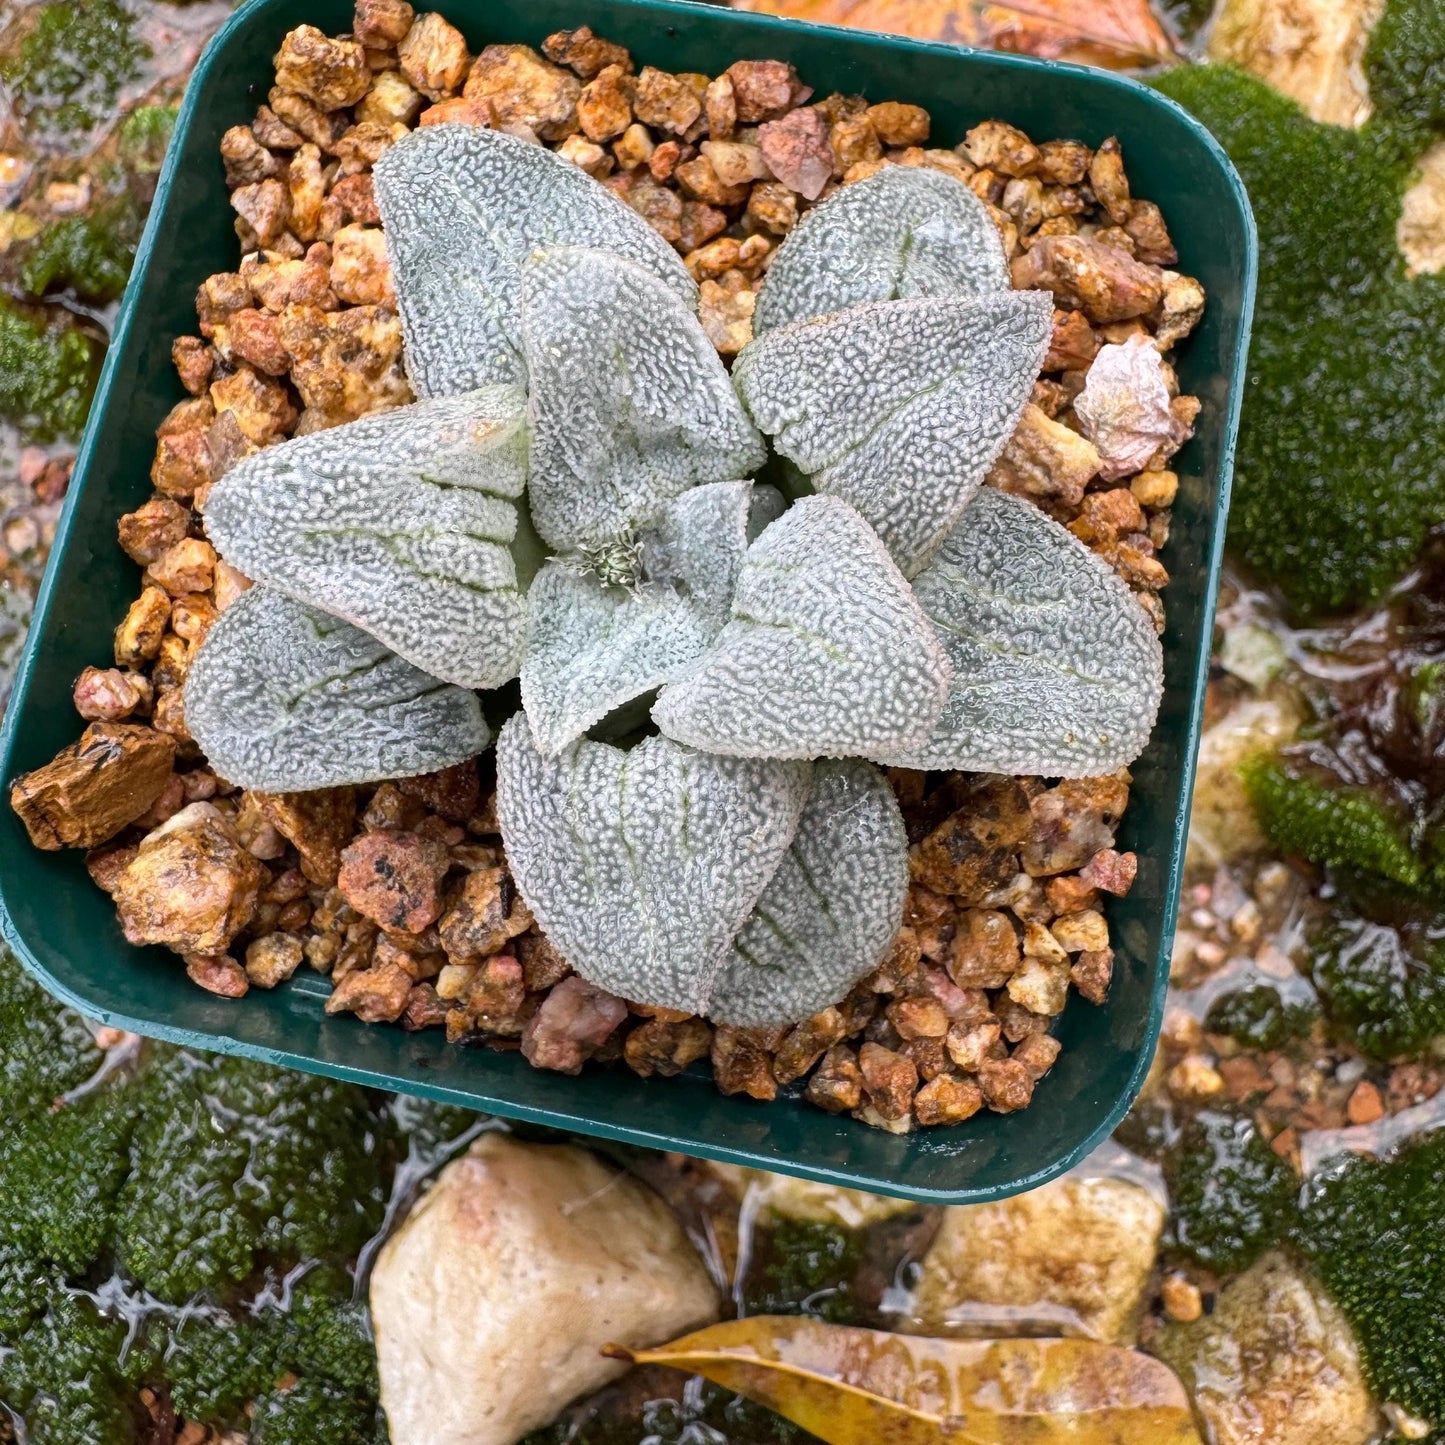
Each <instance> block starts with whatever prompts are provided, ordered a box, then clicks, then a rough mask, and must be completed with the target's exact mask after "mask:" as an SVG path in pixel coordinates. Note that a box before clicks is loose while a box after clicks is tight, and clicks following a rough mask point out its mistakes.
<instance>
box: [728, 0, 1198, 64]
mask: <svg viewBox="0 0 1445 1445" xmlns="http://www.w3.org/2000/svg"><path fill="white" fill-rule="evenodd" d="M732 3H733V6H734V8H736V9H738V10H751V11H754V12H756V13H760V14H766V15H784V16H787V17H788V18H790V19H793V20H811V21H814V22H815V23H817V24H821V25H846V26H849V27H851V28H853V29H857V30H880V31H883V32H885V33H888V34H892V35H907V36H911V37H912V38H913V39H915V40H941V41H946V42H949V43H951V44H954V45H971V46H976V47H978V48H980V49H985V50H1009V51H1013V52H1015V53H1016V54H1019V55H1037V56H1042V57H1043V58H1045V59H1048V60H1073V61H1078V62H1080V63H1082V64H1085V65H1102V66H1106V67H1109V68H1111V69H1125V68H1129V67H1133V66H1146V65H1158V64H1160V63H1162V62H1165V61H1170V60H1175V59H1177V58H1178V57H1177V55H1176V53H1175V49H1174V46H1173V43H1172V42H1171V41H1170V39H1169V35H1168V33H1167V32H1166V31H1165V29H1164V27H1163V26H1162V25H1161V24H1160V23H1159V21H1158V19H1157V18H1156V17H1155V15H1154V13H1153V11H1152V10H1151V9H1150V7H1149V0H1010V3H1007V4H991V3H989V0H732Z"/></svg>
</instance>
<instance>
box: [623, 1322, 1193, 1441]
mask: <svg viewBox="0 0 1445 1445" xmlns="http://www.w3.org/2000/svg"><path fill="white" fill-rule="evenodd" d="M604 1353H606V1354H608V1355H610V1356H611V1357H612V1358H614V1359H622V1360H627V1361H630V1362H632V1363H636V1364H640V1365H668V1366H670V1367H671V1368H673V1369H678V1370H686V1371H688V1372H689V1373H691V1374H698V1375H705V1376H706V1377H707V1378H708V1379H709V1380H712V1381H714V1382H715V1383H717V1384H719V1385H723V1386H725V1387H726V1388H727V1389H729V1390H735V1391H737V1392H738V1393H739V1394H742V1395H746V1396H747V1397H748V1398H749V1399H751V1400H755V1401H757V1402H758V1403H759V1404H761V1405H766V1406H767V1407H768V1408H769V1409H770V1410H773V1411H776V1413H778V1414H779V1415H783V1416H785V1417H786V1418H787V1419H789V1420H792V1421H793V1422H794V1423H795V1424H797V1425H801V1426H802V1427H803V1429H805V1430H807V1431H809V1432H811V1433H812V1434H814V1435H816V1436H817V1437H818V1438H819V1439H820V1440H825V1441H827V1442H828V1445H1065V1442H1067V1445H1199V1436H1198V1435H1197V1433H1196V1432H1195V1429H1194V1423H1193V1419H1192V1416H1191V1414H1190V1409H1189V1400H1188V1397H1187V1396H1186V1395H1185V1392H1184V1387H1183V1385H1181V1384H1180V1382H1179V1380H1178V1378H1177V1376H1175V1374H1174V1373H1173V1371H1171V1370H1170V1369H1169V1367H1168V1366H1167V1365H1165V1364H1163V1363H1162V1362H1161V1361H1159V1360H1156V1359H1154V1358H1153V1357H1152V1356H1150V1355H1145V1354H1142V1353H1141V1352H1140V1351H1138V1350H1130V1349H1125V1348H1123V1347H1121V1346H1118V1345H1105V1344H1100V1343H1098V1342H1096V1341H1093V1340H1072V1339H1006V1340H931V1339H923V1338H919V1337H915V1336H910V1335H891V1334H886V1333H883V1332H882V1331H879V1330H861V1329H850V1328H847V1327H844V1326H841V1325H825V1324H820V1323H819V1322H817V1321H816V1320H809V1319H799V1318H787V1317H781V1316H774V1315H756V1316H753V1317H752V1318H749V1319H742V1320H729V1321H726V1322H725V1323H723V1324H718V1325H713V1326H711V1327H709V1328H708V1329H705V1330H699V1331H697V1333H695V1334H691V1335H686V1336H684V1337H683V1338H682V1339H680V1340H675V1341H673V1343H672V1344H670V1345H663V1346H661V1347H660V1348H658V1349H655V1350H625V1349H623V1348H621V1347H620V1346H615V1345H609V1346H608V1347H607V1349H606V1351H605V1352H604Z"/></svg>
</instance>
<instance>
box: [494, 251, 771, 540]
mask: <svg viewBox="0 0 1445 1445" xmlns="http://www.w3.org/2000/svg"><path fill="white" fill-rule="evenodd" d="M522 345H523V351H524V353H525V355H526V358H527V368H528V373H529V376H530V378H531V382H530V386H531V392H530V415H531V422H532V469H531V477H530V480H529V489H530V501H531V512H532V520H533V522H534V523H535V524H536V527H537V531H538V532H539V533H541V535H542V536H543V537H544V538H545V539H546V541H547V542H548V543H550V544H551V545H552V546H553V547H555V548H557V549H558V550H561V551H565V550H570V549H573V548H585V547H597V546H601V545H604V544H605V543H607V542H608V541H610V540H612V539H614V538H617V537H619V536H622V535H624V534H625V533H627V532H629V531H632V530H634V529H636V528H638V527H643V526H647V525H649V524H651V523H653V522H655V521H656V520H657V518H658V516H659V515H660V514H661V511H662V508H663V507H664V505H665V504H666V503H667V502H669V501H671V500H672V498H674V497H676V496H678V495H679V494H680V493H682V492H684V491H686V490H687V489H688V488H689V487H693V486H697V485H699V484H701V483H703V482H721V481H727V480H729V479H731V478H735V477H744V476H748V475H749V474H750V473H752V472H753V471H755V470H756V469H757V468H758V467H760V466H761V465H762V464H763V462H764V460H765V459H766V456H767V451H766V448H765V446H764V444H763V440H762V438H761V437H760V436H759V435H758V433H757V432H756V430H754V428H753V425H752V423H751V422H750V421H748V419H747V416H746V415H745V414H744V412H743V409H742V406H741V405H740V403H739V402H738V399H737V396H736V394H735V393H734V391H733V388H732V385H731V382H730V381H729V379H728V374H727V371H726V369H725V368H724V367H723V364H722V361H721V359H720V358H719V357H718V354H717V351H716V350H715V349H714V347H713V345H712V343H711V342H710V341H709V340H708V339H707V335H706V333H705V332H704V331H703V329H702V325H701V323H700V322H699V321H698V319H697V316H696V315H695V314H694V312H693V310H692V309H691V307H690V306H688V305H685V304H684V303H683V302H682V301H680V300H679V299H678V298H677V296H676V294H675V293H674V292H673V291H671V290H669V288H668V287H667V286H665V285H664V284H663V283H662V282H660V281H659V280H658V279H657V278H656V277H655V276H654V275H652V274H651V273H650V272H649V271H647V270H645V269H644V268H643V267H641V266H639V265H638V264H637V263H636V262H634V261H630V260H628V259H627V258H625V257H622V256H615V255H611V254H609V253H608V252H605V251H596V250H588V249H586V248H584V247H558V248H556V249H554V250H550V251H544V252H540V253H538V254H535V255H534V256H533V257H532V258H531V259H530V260H529V261H528V262H527V264H526V266H525V267H524V268H523V277H522Z"/></svg>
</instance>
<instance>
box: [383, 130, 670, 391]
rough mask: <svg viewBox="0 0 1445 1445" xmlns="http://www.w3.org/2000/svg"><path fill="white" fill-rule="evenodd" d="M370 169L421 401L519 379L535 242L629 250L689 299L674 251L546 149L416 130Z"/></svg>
mask: <svg viewBox="0 0 1445 1445" xmlns="http://www.w3.org/2000/svg"><path fill="white" fill-rule="evenodd" d="M374 174H375V179H376V200H377V205H378V207H379V209H380V211H381V219H382V223H383V225H384V227H385V230H386V246H387V252H388V254H389V256H390V258H391V269H392V276H393V278H394V281H395V285H396V295H397V307H398V310H399V311H400V313H401V324H402V332H403V334H404V336H405V338H406V363H407V371H408V373H409V374H410V376H411V381H412V386H413V387H414V388H415V390H416V394H417V395H418V396H422V397H428V396H446V395H449V394H451V393H454V392H459V391H470V390H472V389H473V388H474V387H478V386H485V385H487V384H488V383H491V382H512V383H521V382H524V381H525V380H526V370H525V367H524V364H523V360H522V345H521V324H520V315H519V310H518V307H519V302H520V296H521V275H520V268H521V265H522V262H523V260H524V259H525V258H526V257H527V256H528V255H529V254H530V253H531V252H532V251H534V250H536V249H537V248H538V247H541V246H558V245H580V246H597V247H600V248H601V249H603V250H607V251H615V252H617V253H618V254H619V255H623V256H629V257H631V258H632V259H633V260H634V261H636V262H637V263H638V264H639V265H640V266H643V267H644V268H645V269H646V270H647V271H648V272H649V274H651V275H652V276H654V277H656V278H657V279H658V281H659V282H660V283H661V284H662V285H663V286H664V287H666V288H667V290H668V291H669V292H670V293H671V294H672V295H674V296H676V297H677V298H678V300H679V302H681V303H682V304H684V305H686V306H688V307H689V308H691V307H695V306H696V305H697V286H696V283H695V282H694V281H693V280H692V278H691V277H690V276H689V275H688V274H687V268H686V267H685V266H684V265H683V264H682V261H681V260H680V258H679V257H678V254H677V252H676V251H674V250H673V249H672V247H671V246H669V245H668V244H667V242H666V241H664V240H663V239H662V237H661V236H659V235H658V234H657V232H656V231H655V230H653V228H652V227H651V226H649V225H648V224H647V222H646V221H644V220H643V219H642V217H641V216H640V215H638V214H637V212H636V211H634V210H633V209H632V208H631V207H630V206H628V205H627V204H626V203H625V202H624V201H621V200H619V199H618V198H617V197H616V196H614V195H613V194H612V193H611V192H610V191H608V190H607V188H606V187H605V186H602V185H599V184H598V183H597V182H596V181H594V180H593V179H592V177H591V176H589V175H587V174H586V173H585V172H584V171H582V170H580V169H579V168H578V167H577V166H574V165H573V164H572V163H571V162H570V161H567V160H565V159H563V157H561V156H559V155H558V154H556V152H554V151H550V150H548V149H547V147H546V146H539V145H529V144H528V143H527V142H526V141H522V140H518V139H517V138H516V137H515V136H509V135H505V134H503V133H502V132H500V131H495V130H488V129H487V128H486V127H484V126H473V125H437V126H424V127H422V128H421V129H420V130H415V131H413V132H412V133H411V134H410V135H408V136H406V137H404V138H403V139H402V140H400V141H398V142H397V144H396V145H394V146H392V147H391V149H390V150H388V151H387V153H386V154H385V155H384V156H382V158H381V159H380V160H379V161H378V162H377V164H376V170H375V173H374Z"/></svg>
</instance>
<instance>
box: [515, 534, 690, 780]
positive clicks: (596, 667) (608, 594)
mask: <svg viewBox="0 0 1445 1445" xmlns="http://www.w3.org/2000/svg"><path fill="white" fill-rule="evenodd" d="M528 605H529V610H530V617H529V619H528V631H527V656H526V660H525V661H524V662H523V664H522V706H523V707H524V708H525V710H526V713H527V719H528V721H529V722H530V723H531V726H532V736H533V737H534V738H535V740H536V743H537V746H538V747H539V748H540V749H541V750H542V752H543V753H544V754H545V755H546V756H548V757H555V756H556V755H557V754H558V753H559V752H561V751H562V749H563V748H565V747H566V746H567V745H568V744H569V743H572V742H575V741H576V740H577V739H578V738H580V737H581V736H582V734H583V733H585V732H586V731H587V729H588V728H590V727H591V726H592V725H593V724H594V723H596V722H600V721H601V719H602V718H604V717H605V716H606V715H607V714H608V713H610V712H611V711H612V710H613V709H614V708H618V707H621V706H622V704H623V703H626V702H630V701H631V700H632V699H633V698H635V697H640V696H641V695H642V694H643V693H645V692H650V691H652V689H654V688H658V687H661V686H662V684H663V683H665V682H667V681H668V680H669V679H670V678H672V677H675V676H676V675H677V674H678V673H679V672H680V671H681V670H682V669H683V668H684V667H685V666H686V665H687V664H688V663H689V662H691V661H692V660H693V658H695V657H696V656H698V654H699V653H701V652H702V651H703V650H704V649H705V648H706V647H707V645H708V643H709V642H710V641H711V640H712V637H713V635H714V633H715V632H716V628H714V627H709V626H708V625H707V622H706V620H705V619H704V618H702V617H700V616H699V615H698V612H697V609H696V608H694V607H693V606H692V605H691V604H690V603H689V602H688V600H687V599H686V598H685V597H682V596H679V595H678V593H676V592H674V591H673V590H672V589H671V588H670V587H648V588H641V589H638V590H636V591H631V590H629V589H627V588H625V587H615V586H614V587H608V586H605V585H604V584H603V583H601V582H599V581H598V580H597V578H596V577H593V576H590V575H587V574H584V573H580V572H577V571H575V570H574V569H573V568H571V567H568V566H567V565H566V564H564V563H561V562H555V561H554V562H548V563H547V565H546V566H545V567H543V568H542V570H541V571H540V572H539V573H538V574H537V579H536V581H535V582H533V583H532V590H531V592H530V593H529V594H528Z"/></svg>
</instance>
